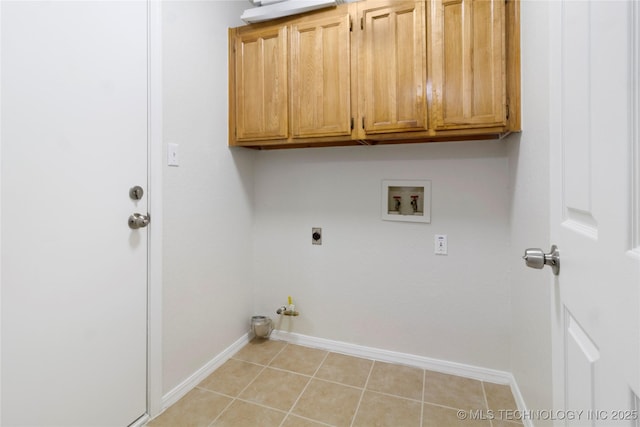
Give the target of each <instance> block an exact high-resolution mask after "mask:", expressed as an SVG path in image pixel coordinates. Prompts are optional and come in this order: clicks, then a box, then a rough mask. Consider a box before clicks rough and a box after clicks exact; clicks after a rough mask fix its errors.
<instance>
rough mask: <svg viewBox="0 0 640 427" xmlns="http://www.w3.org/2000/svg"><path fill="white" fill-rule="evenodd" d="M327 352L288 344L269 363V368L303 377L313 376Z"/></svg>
mask: <svg viewBox="0 0 640 427" xmlns="http://www.w3.org/2000/svg"><path fill="white" fill-rule="evenodd" d="M326 355H327V352H326V351H324V350H318V349H315V348H309V347H303V346H300V345H293V344H289V345H287V347H286V348H285V349H284V350H283V351H281V352H280V354H278V355H277V356H276V358H275V359H273V360H272V361H271V363H270V364H269V366H272V367H274V368H280V369H286V370H287V371H293V372H297V373H299V374H304V375H313V374H314V373H315V372H316V370H317V369H318V367H319V366H320V364H321V363H322V361H323V360H324V358H325V356H326Z"/></svg>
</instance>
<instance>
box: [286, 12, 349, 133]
mask: <svg viewBox="0 0 640 427" xmlns="http://www.w3.org/2000/svg"><path fill="white" fill-rule="evenodd" d="M323 16H324V15H323ZM349 25H350V16H349V14H348V13H347V12H346V11H344V12H342V13H341V14H340V15H338V16H330V17H324V18H315V19H310V20H306V21H302V22H300V23H295V24H293V25H292V26H291V104H290V105H291V134H292V137H294V138H295V137H319V136H339V135H350V134H351V117H352V115H351V79H350V63H351V61H350V56H351V49H350V44H351V37H350V32H349Z"/></svg>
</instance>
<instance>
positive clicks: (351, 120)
mask: <svg viewBox="0 0 640 427" xmlns="http://www.w3.org/2000/svg"><path fill="white" fill-rule="evenodd" d="M351 130H353V117H351Z"/></svg>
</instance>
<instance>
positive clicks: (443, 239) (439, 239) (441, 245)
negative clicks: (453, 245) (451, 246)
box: [433, 234, 448, 255]
mask: <svg viewBox="0 0 640 427" xmlns="http://www.w3.org/2000/svg"><path fill="white" fill-rule="evenodd" d="M433 241H434V244H435V248H434V253H435V254H436V255H447V253H448V248H447V235H446V234H436V235H435V237H434V239H433Z"/></svg>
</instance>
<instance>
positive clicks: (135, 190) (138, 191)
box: [129, 185, 144, 200]
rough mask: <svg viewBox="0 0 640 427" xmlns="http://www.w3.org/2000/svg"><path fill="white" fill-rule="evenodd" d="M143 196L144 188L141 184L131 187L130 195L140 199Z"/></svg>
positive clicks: (134, 198)
mask: <svg viewBox="0 0 640 427" xmlns="http://www.w3.org/2000/svg"><path fill="white" fill-rule="evenodd" d="M142 196H144V190H143V189H142V187H140V186H139V185H136V186H135V187H131V188H130V189H129V197H131V198H132V199H133V200H140V199H142Z"/></svg>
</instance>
